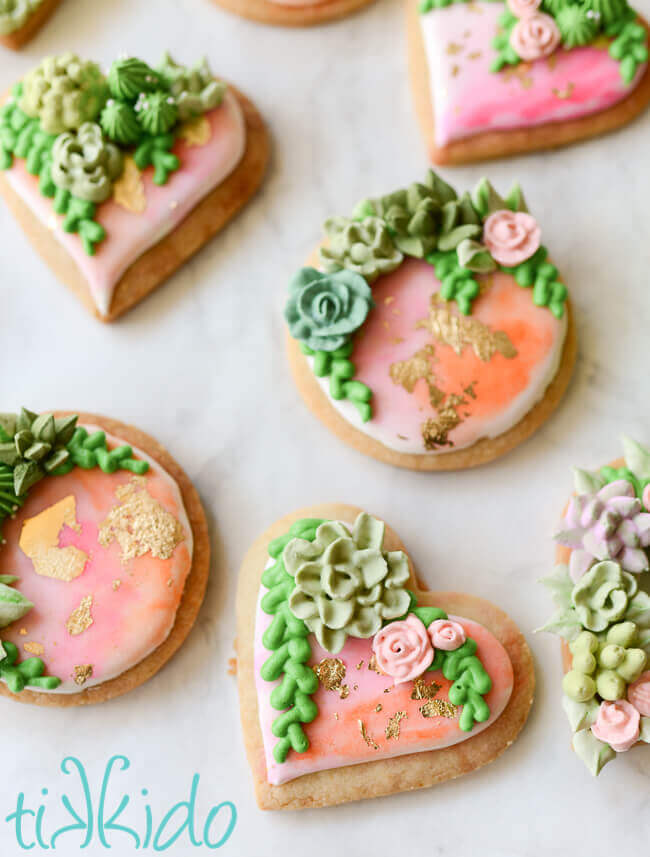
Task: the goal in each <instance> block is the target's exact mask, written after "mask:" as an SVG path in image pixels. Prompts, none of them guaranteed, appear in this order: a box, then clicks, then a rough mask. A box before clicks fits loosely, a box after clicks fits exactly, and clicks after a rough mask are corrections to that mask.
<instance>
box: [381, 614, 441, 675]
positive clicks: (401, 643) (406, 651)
mask: <svg viewBox="0 0 650 857" xmlns="http://www.w3.org/2000/svg"><path fill="white" fill-rule="evenodd" d="M372 651H373V652H374V654H375V658H376V660H377V666H378V667H379V669H380V670H381V671H382V672H383V673H385V674H386V675H388V676H390V677H391V678H392V679H394V681H395V684H402V682H405V681H413V679H416V678H417V677H418V676H420V675H422V673H423V672H424V671H425V670H427V669H428V668H429V667H430V666H431V663H432V661H433V655H434V651H433V648H432V646H431V641H430V640H429V635H428V634H427V629H426V628H425V627H424V624H423V623H422V622H421V621H420V619H418V617H417V616H415V615H414V614H413V613H410V614H409V615H408V616H407V617H406V619H403V620H401V621H399V622H389V624H388V625H385V626H384V627H383V628H382V629H381V631H378V632H377V634H375V636H374V638H373V641H372Z"/></svg>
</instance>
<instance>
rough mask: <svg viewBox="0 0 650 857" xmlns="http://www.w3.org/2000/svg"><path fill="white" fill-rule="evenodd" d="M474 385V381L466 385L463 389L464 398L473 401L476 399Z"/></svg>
mask: <svg viewBox="0 0 650 857" xmlns="http://www.w3.org/2000/svg"><path fill="white" fill-rule="evenodd" d="M475 384H476V381H472V383H471V384H468V385H467V386H466V387H465V388H464V389H463V393H465V395H466V396H469V397H470V399H475V398H476V390H475V389H474V386H475Z"/></svg>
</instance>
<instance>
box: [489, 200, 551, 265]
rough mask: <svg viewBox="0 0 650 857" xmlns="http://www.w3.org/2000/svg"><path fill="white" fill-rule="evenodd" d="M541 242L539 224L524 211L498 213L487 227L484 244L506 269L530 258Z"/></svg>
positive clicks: (491, 218) (490, 218) (493, 215)
mask: <svg viewBox="0 0 650 857" xmlns="http://www.w3.org/2000/svg"><path fill="white" fill-rule="evenodd" d="M541 240H542V233H541V230H540V228H539V226H538V225H537V221H536V220H535V218H534V217H531V216H530V214H526V213H525V212H524V211H508V210H507V209H503V210H501V211H495V212H493V213H492V214H491V215H490V216H489V217H488V218H487V219H486V221H485V223H484V224H483V243H484V244H485V246H486V247H487V248H488V250H489V251H490V253H491V255H492V258H493V259H494V260H495V261H496V262H498V263H499V264H500V265H505V267H506V268H512V267H514V266H515V265H519V264H521V263H522V262H525V261H526V259H530V257H531V256H532V255H533V253H535V252H536V251H537V250H538V249H539V245H540V243H541Z"/></svg>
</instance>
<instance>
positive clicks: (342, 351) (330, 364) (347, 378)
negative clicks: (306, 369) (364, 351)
mask: <svg viewBox="0 0 650 857" xmlns="http://www.w3.org/2000/svg"><path fill="white" fill-rule="evenodd" d="M300 350H301V351H302V353H303V354H306V355H307V356H308V357H313V359H314V365H313V370H314V375H315V376H316V377H317V378H329V382H330V384H329V391H330V396H331V397H332V398H333V399H334V400H336V401H340V400H341V399H347V400H348V401H349V402H352V404H353V405H354V406H355V407H356V408H357V410H358V411H359V415H360V417H361V420H362V422H364V423H367V422H368V420H369V419H371V418H372V404H371V399H372V390H371V389H370V387H368V386H366V384H364V383H362V382H361V381H355V380H353V379H354V374H355V372H356V367H355V365H354V363H353V362H352V361H351V360H350V359H349V358H350V354H352V343H351V342H349V343H348V344H347V345H344V346H343V347H342V348H339V349H337V350H336V351H314V350H312V349H311V348H309V346H308V345H305V343H304V342H302V343H301V344H300Z"/></svg>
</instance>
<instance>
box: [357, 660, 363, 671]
mask: <svg viewBox="0 0 650 857" xmlns="http://www.w3.org/2000/svg"><path fill="white" fill-rule="evenodd" d="M363 664H364V661H359V663H358V664H357V669H358V670H360V669H361V667H362V666H363Z"/></svg>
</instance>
